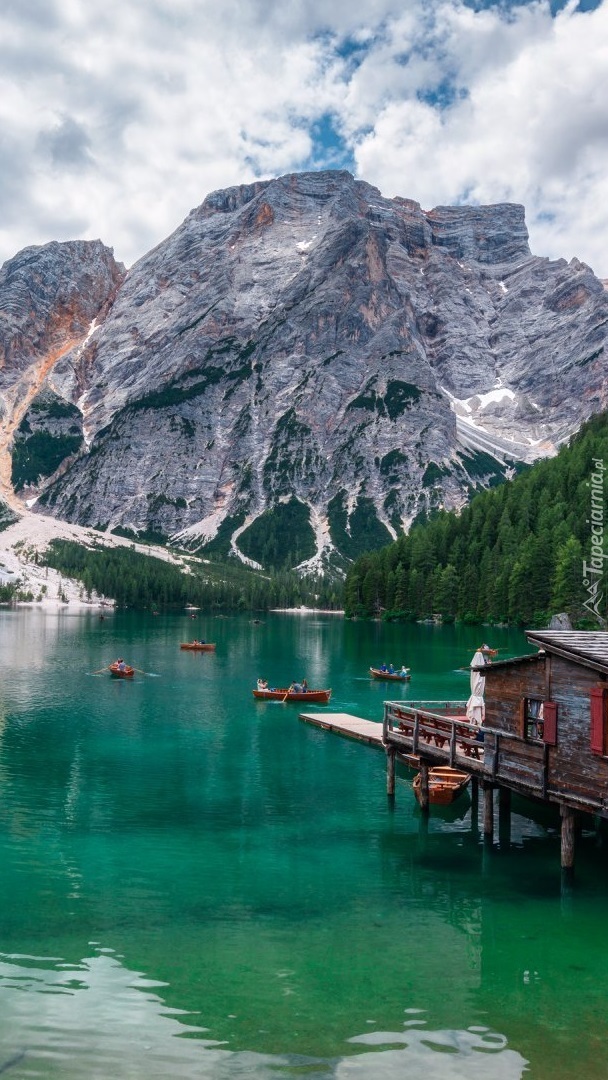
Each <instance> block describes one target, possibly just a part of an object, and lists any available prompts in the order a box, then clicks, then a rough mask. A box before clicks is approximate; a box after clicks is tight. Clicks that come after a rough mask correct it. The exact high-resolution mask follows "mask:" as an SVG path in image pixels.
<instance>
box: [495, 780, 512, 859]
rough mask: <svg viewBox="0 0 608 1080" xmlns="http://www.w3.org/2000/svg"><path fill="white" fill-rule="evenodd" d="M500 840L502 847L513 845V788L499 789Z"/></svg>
mask: <svg viewBox="0 0 608 1080" xmlns="http://www.w3.org/2000/svg"><path fill="white" fill-rule="evenodd" d="M498 838H499V840H500V844H501V846H502V845H503V844H504V845H505V847H509V846H510V843H511V788H507V787H499V789H498Z"/></svg>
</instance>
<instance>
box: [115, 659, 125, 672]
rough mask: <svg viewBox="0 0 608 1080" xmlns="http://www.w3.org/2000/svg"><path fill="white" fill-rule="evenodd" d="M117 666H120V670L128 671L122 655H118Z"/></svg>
mask: <svg viewBox="0 0 608 1080" xmlns="http://www.w3.org/2000/svg"><path fill="white" fill-rule="evenodd" d="M116 667H117V668H118V670H119V671H126V670H127V665H126V664H125V662H124V660H123V658H122V656H119V657H118V660H117V661H116Z"/></svg>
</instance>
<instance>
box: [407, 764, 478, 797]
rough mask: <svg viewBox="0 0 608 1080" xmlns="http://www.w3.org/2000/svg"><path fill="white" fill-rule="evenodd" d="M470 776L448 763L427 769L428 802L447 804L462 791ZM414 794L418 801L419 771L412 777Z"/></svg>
mask: <svg viewBox="0 0 608 1080" xmlns="http://www.w3.org/2000/svg"><path fill="white" fill-rule="evenodd" d="M470 779H471V777H470V776H469V774H468V773H466V772H461V771H460V770H459V769H451V768H450V767H449V766H448V765H437V766H436V768H434V769H429V802H430V803H433V805H434V806H449V805H450V803H453V802H454V799H457V798H458V796H459V795H460V794H461V793H462V792H463V791H464V789H465V788H466V786H467V784H468V783H469V780H470ZM413 787H414V795H415V796H416V798H417V799H418V802H420V773H417V774H416V776H415V777H414V784H413Z"/></svg>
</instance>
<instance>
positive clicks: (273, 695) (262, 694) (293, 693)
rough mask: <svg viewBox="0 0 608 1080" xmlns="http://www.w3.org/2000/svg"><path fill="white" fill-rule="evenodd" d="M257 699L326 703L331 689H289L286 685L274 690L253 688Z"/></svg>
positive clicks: (310, 703)
mask: <svg viewBox="0 0 608 1080" xmlns="http://www.w3.org/2000/svg"><path fill="white" fill-rule="evenodd" d="M253 696H254V698H256V700H257V701H306V702H308V704H309V705H327V703H328V701H329V699H330V697H331V690H290V689H289V687H288V686H285V687H283V688H282V689H278V690H277V689H274V690H254V691H253Z"/></svg>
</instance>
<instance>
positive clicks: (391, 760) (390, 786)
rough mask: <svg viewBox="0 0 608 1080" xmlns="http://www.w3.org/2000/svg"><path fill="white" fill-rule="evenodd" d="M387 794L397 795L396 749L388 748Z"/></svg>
mask: <svg viewBox="0 0 608 1080" xmlns="http://www.w3.org/2000/svg"><path fill="white" fill-rule="evenodd" d="M386 794H387V795H394V794H395V748H394V746H388V747H387V748H386Z"/></svg>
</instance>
